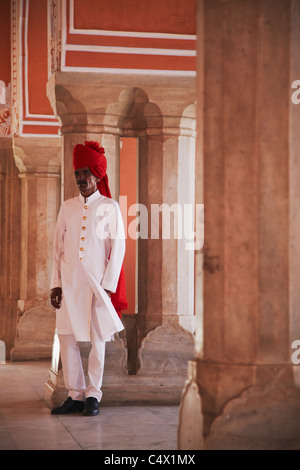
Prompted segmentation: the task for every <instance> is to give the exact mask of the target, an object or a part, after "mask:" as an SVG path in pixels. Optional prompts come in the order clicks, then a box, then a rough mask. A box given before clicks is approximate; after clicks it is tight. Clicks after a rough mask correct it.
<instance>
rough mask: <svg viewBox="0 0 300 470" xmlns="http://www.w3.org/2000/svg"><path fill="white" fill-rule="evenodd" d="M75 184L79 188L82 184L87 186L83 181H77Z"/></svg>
mask: <svg viewBox="0 0 300 470" xmlns="http://www.w3.org/2000/svg"><path fill="white" fill-rule="evenodd" d="M76 184H77V185H78V186H79V185H82V184H85V185H87V182H86V181H84V180H79V181H76Z"/></svg>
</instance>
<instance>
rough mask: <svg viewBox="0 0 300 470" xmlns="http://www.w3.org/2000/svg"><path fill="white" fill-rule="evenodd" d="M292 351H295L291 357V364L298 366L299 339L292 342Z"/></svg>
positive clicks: (299, 357) (299, 354)
mask: <svg viewBox="0 0 300 470" xmlns="http://www.w3.org/2000/svg"><path fill="white" fill-rule="evenodd" d="M292 349H296V351H294V352H293V354H292V356H291V360H292V363H293V364H295V365H298V364H300V339H295V341H293V342H292Z"/></svg>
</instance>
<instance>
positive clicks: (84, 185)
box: [75, 167, 100, 197]
mask: <svg viewBox="0 0 300 470" xmlns="http://www.w3.org/2000/svg"><path fill="white" fill-rule="evenodd" d="M75 179H76V184H77V186H78V188H79V191H80V192H81V194H82V196H83V197H89V196H91V194H93V193H94V192H95V191H97V183H98V182H99V181H100V179H99V178H97V177H96V176H94V175H93V174H92V173H91V172H90V169H89V168H88V167H85V168H79V169H78V170H75Z"/></svg>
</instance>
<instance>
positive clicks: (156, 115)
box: [103, 87, 163, 137]
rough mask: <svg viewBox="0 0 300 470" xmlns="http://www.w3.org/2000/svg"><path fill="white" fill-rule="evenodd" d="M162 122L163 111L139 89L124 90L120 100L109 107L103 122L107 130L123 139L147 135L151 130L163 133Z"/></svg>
mask: <svg viewBox="0 0 300 470" xmlns="http://www.w3.org/2000/svg"><path fill="white" fill-rule="evenodd" d="M162 122H163V119H162V114H161V110H160V109H159V107H158V106H157V105H156V104H155V103H151V102H150V101H149V98H148V95H147V94H146V92H145V91H144V90H142V89H141V88H139V87H132V88H127V89H125V90H123V91H122V92H121V93H120V95H119V100H118V101H117V102H114V103H111V104H109V105H108V106H107V108H106V110H105V116H104V120H103V123H104V126H105V127H106V128H108V127H109V128H110V131H112V132H113V133H117V134H118V135H120V136H123V137H139V136H142V135H147V134H149V130H150V129H152V130H153V129H156V130H157V129H159V130H160V132H161V129H162ZM113 130H114V131H113Z"/></svg>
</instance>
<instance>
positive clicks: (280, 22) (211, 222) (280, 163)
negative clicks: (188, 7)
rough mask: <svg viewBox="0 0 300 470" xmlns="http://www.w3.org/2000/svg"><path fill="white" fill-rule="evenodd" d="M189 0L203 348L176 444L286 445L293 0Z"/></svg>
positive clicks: (297, 308)
mask: <svg viewBox="0 0 300 470" xmlns="http://www.w3.org/2000/svg"><path fill="white" fill-rule="evenodd" d="M198 7H199V11H198V31H199V37H198V86H199V88H198V101H197V102H198V152H197V155H198V162H197V165H199V166H201V167H202V168H203V196H201V195H199V199H200V198H201V199H200V202H202V201H203V200H204V204H205V245H204V265H203V269H204V311H203V348H202V344H200V343H201V342H202V340H201V338H200V335H199V337H198V338H197V343H196V351H197V352H198V355H197V356H196V357H195V359H194V361H191V362H190V369H189V381H188V383H187V386H186V388H185V391H184V394H183V399H182V405H181V407H182V408H181V422H180V426H179V429H180V432H179V436H180V439H179V447H180V448H181V449H200V448H203V446H204V444H203V435H202V430H201V428H203V434H204V437H205V438H206V443H205V446H206V448H208V449H242V448H245V449H246V448H248V449H251V448H252V449H255V448H270V446H272V445H275V446H276V442H277V445H278V446H279V448H285V447H284V446H287V447H286V448H289V447H288V446H289V445H293V444H292V440H293V439H298V441H297V442H298V443H299V438H300V435H299V432H298V431H297V432H295V430H296V429H299V427H298V424H297V423H296V421H295V420H297V419H298V418H297V412H299V406H300V391H299V389H296V388H295V386H294V384H295V383H294V378H293V364H292V362H291V354H292V352H293V351H292V350H291V339H292V338H295V336H294V333H295V332H292V331H290V325H291V315H292V323H293V325H295V324H296V323H298V322H299V315H300V305H299V301H298V298H299V296H298V294H297V291H296V289H295V283H297V282H298V279H299V277H298V276H297V274H298V272H299V266H300V264H299V256H297V253H298V251H299V249H298V248H297V243H295V240H297V239H299V228H298V227H299V220H300V211H299V200H298V195H299V176H300V175H299V165H298V164H297V161H296V154H297V155H298V156H299V151H300V146H299V137H298V135H297V133H296V128H297V129H298V131H297V132H298V134H299V124H300V122H299V119H300V108H299V110H298V109H296V108H294V107H293V106H294V105H293V104H292V103H291V83H292V81H293V80H295V79H297V78H298V75H297V74H299V50H300V42H299V20H300V8H299V2H293V1H283V0H276V1H272V2H271V1H268V0H265V1H247V0H246V1H243V2H223V1H220V0H213V1H211V0H209V1H208V0H207V1H206V0H200V1H199V2H198ZM291 46H292V47H291ZM296 58H297V59H296ZM296 180H297V182H296ZM200 186H201V187H202V183H201V181H200ZM202 197H203V199H202ZM296 207H297V209H296ZM199 288H200V286H199V287H198V286H196V290H197V289H199ZM198 313H199V314H201V312H198ZM291 333H292V336H291ZM195 386H196V391H195ZM200 397H201V400H200ZM199 401H200V404H199ZM191 403H192V405H191ZM201 408H202V413H201ZM297 410H298V411H297ZM202 414H203V423H202ZM187 421H189V423H190V424H189V426H188V430H187V432H186V433H184V432H182V430H184V429H185V430H186V426H187V425H186V422H187ZM285 439H286V440H285ZM295 442H296V441H295ZM191 445H193V447H191Z"/></svg>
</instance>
